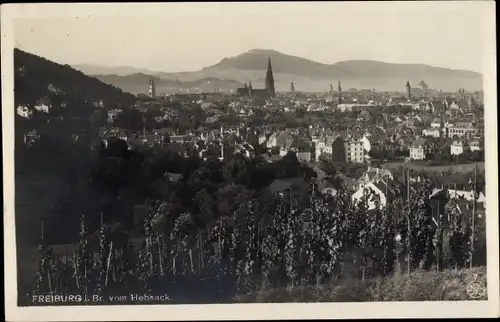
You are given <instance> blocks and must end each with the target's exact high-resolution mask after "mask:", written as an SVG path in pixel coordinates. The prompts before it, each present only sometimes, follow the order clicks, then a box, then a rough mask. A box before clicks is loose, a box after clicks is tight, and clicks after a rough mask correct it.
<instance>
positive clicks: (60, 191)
mask: <svg viewBox="0 0 500 322" xmlns="http://www.w3.org/2000/svg"><path fill="white" fill-rule="evenodd" d="M14 66H15V106H12V107H11V108H17V107H18V106H19V105H27V106H28V109H29V110H31V112H32V115H31V116H30V117H29V118H25V117H21V116H20V115H17V114H16V115H15V123H14V124H15V143H16V144H15V172H16V177H15V180H16V185H15V188H16V231H17V236H18V239H17V242H18V245H36V244H37V243H38V239H39V237H40V234H41V228H40V227H41V225H40V222H41V218H45V219H47V220H46V224H45V232H46V233H47V235H48V234H49V233H50V230H51V229H52V228H53V227H56V228H57V227H59V228H60V227H61V225H62V226H64V227H65V229H72V228H75V229H78V227H77V226H76V227H72V226H70V225H69V224H68V223H66V222H64V221H62V219H60V218H63V219H68V220H69V221H70V222H72V221H71V220H72V219H73V218H78V216H79V213H78V210H79V209H81V208H82V204H84V202H85V199H86V198H87V197H88V198H92V197H91V196H88V195H86V194H85V193H84V191H86V189H87V185H88V182H87V181H88V180H87V176H88V172H89V169H90V166H91V164H92V154H91V146H92V142H93V141H94V139H96V138H97V137H98V130H97V129H98V128H99V127H100V124H102V123H103V121H104V120H105V117H104V111H103V110H102V109H101V108H100V107H99V105H98V104H96V103H100V101H102V102H103V104H104V106H105V107H106V108H109V107H113V106H115V105H125V106H130V105H132V104H133V103H134V101H135V97H134V96H133V95H131V94H129V93H123V92H122V90H120V89H118V88H115V87H113V86H110V85H107V84H104V83H102V82H101V81H99V80H98V79H95V78H93V77H89V76H86V75H84V74H83V73H81V72H79V71H77V70H75V69H73V68H71V67H69V66H67V65H60V64H57V63H54V62H51V61H49V60H47V59H45V58H42V57H38V56H36V55H33V54H30V53H26V52H23V51H21V50H18V49H15V50H14ZM38 100H43V101H48V103H49V104H50V105H51V106H52V108H51V109H50V111H49V112H48V113H44V112H41V111H37V110H36V109H35V108H34V105H35V104H36V102H37V101H38ZM63 103H64V104H63ZM96 105H97V106H96ZM33 130H35V131H36V133H37V134H38V139H37V140H36V143H35V144H31V145H30V144H26V143H25V140H24V135H26V134H27V133H30V132H32V131H33ZM57 214H62V215H61V216H59V217H57ZM52 218H55V219H54V220H49V219H52ZM26 232H29V233H26Z"/></svg>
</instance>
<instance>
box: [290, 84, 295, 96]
mask: <svg viewBox="0 0 500 322" xmlns="http://www.w3.org/2000/svg"><path fill="white" fill-rule="evenodd" d="M290 93H292V94H293V93H295V84H294V83H293V81H290Z"/></svg>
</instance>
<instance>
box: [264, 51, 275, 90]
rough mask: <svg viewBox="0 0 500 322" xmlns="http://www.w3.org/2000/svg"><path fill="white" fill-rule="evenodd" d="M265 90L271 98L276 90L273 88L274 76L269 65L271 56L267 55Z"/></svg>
mask: <svg viewBox="0 0 500 322" xmlns="http://www.w3.org/2000/svg"><path fill="white" fill-rule="evenodd" d="M266 90H267V92H268V93H269V96H270V97H271V98H273V97H275V96H276V92H275V90H274V76H273V67H272V66H271V57H269V59H268V61H267V72H266Z"/></svg>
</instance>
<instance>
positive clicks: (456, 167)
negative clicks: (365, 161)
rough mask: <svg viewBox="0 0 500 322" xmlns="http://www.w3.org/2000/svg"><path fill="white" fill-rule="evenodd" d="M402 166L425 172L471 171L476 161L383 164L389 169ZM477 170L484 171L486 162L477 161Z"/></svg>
mask: <svg viewBox="0 0 500 322" xmlns="http://www.w3.org/2000/svg"><path fill="white" fill-rule="evenodd" d="M401 166H402V167H404V168H406V169H413V170H417V171H424V172H456V173H469V172H473V171H474V163H469V164H451V165H439V166H429V165H427V164H425V163H404V162H388V163H384V164H383V167H385V168H387V169H389V170H392V169H397V168H399V167H401ZM477 171H478V172H484V162H478V163H477Z"/></svg>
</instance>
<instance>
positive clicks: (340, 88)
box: [337, 81, 342, 105]
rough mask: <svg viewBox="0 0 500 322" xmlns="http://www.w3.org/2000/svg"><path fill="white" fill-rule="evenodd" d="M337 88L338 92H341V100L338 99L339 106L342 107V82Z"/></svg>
mask: <svg viewBox="0 0 500 322" xmlns="http://www.w3.org/2000/svg"><path fill="white" fill-rule="evenodd" d="M337 87H338V90H339V99H338V102H337V104H338V105H340V104H342V86H340V81H339V83H338V84H337Z"/></svg>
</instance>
